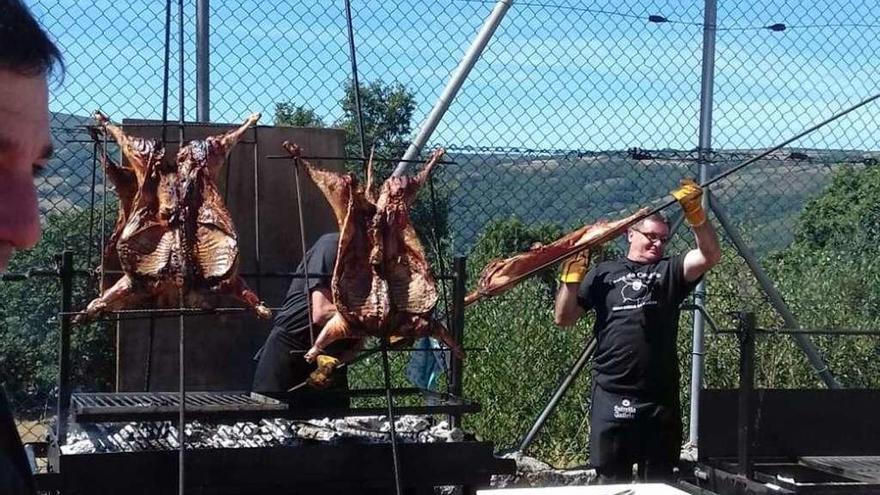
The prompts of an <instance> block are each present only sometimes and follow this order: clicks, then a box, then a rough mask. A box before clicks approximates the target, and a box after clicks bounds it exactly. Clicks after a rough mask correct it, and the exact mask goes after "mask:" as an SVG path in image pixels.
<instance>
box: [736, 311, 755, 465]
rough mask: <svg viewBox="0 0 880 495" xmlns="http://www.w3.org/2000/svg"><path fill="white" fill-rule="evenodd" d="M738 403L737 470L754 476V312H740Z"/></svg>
mask: <svg viewBox="0 0 880 495" xmlns="http://www.w3.org/2000/svg"><path fill="white" fill-rule="evenodd" d="M738 320H739V322H738V325H737V330H738V333H737V337H738V338H739V402H738V414H737V461H738V462H737V471H738V472H739V474H740V475H742V476H744V477H746V478H748V479H752V476H753V472H752V457H751V447H752V398H753V395H754V392H755V315H754V313H746V312H742V313H739V315H738Z"/></svg>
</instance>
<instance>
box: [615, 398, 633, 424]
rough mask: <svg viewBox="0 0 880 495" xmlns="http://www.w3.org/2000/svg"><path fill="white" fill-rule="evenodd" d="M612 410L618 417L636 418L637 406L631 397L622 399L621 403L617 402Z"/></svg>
mask: <svg viewBox="0 0 880 495" xmlns="http://www.w3.org/2000/svg"><path fill="white" fill-rule="evenodd" d="M612 411H613V413H614V417H615V418H616V419H634V418H635V417H636V406H634V405H632V402H630V400H629V399H623V400H621V401H620V405H617V404H615V405H614V407H612Z"/></svg>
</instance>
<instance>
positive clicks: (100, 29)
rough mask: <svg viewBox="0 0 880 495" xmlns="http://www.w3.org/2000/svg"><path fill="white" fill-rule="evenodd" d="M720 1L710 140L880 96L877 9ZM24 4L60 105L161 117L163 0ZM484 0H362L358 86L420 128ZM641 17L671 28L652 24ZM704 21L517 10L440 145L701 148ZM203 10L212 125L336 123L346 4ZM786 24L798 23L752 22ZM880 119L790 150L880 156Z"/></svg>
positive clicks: (486, 5) (586, 4)
mask: <svg viewBox="0 0 880 495" xmlns="http://www.w3.org/2000/svg"><path fill="white" fill-rule="evenodd" d="M539 3H540V4H541V5H538V4H539ZM720 3H721V4H722V5H719V12H718V25H719V29H720V30H719V32H718V37H717V53H716V81H715V89H716V91H715V96H714V101H715V106H714V109H715V110H714V111H715V119H714V131H713V136H714V140H713V142H714V145H715V147H716V148H761V147H767V146H771V145H773V144H775V143H776V142H779V141H781V140H782V139H784V138H787V137H789V136H790V135H792V134H795V133H796V132H799V131H800V130H802V129H803V128H805V127H807V126H809V125H810V124H812V123H815V122H817V121H819V120H822V119H824V118H826V117H828V116H830V115H831V114H833V113H835V112H837V111H839V110H841V109H842V108H844V107H846V106H848V105H851V104H854V103H856V102H858V101H859V100H861V99H864V98H865V97H867V96H870V95H872V94H874V93H877V92H880V84H878V82H877V68H878V67H880V55H877V54H878V53H880V39H878V38H880V37H878V33H880V27H878V25H880V19H878V15H880V8H878V7H877V6H875V5H874V2H868V1H867V0H864V1H857V2H848V1H845V0H839V1H834V2H828V1H826V2H806V1H802V2H797V1H794V0H791V1H788V2H770V3H765V2H757V1H737V2H720ZM28 4H29V5H30V6H31V7H32V9H33V10H34V11H35V13H36V14H37V16H38V18H40V20H41V22H42V23H43V24H44V25H45V26H46V27H47V29H48V30H49V31H50V32H51V34H52V35H53V36H54V37H55V38H56V39H57V41H58V42H59V45H60V46H61V47H62V49H63V51H64V53H65V58H66V60H67V63H68V74H67V77H66V79H65V81H64V83H63V84H62V85H60V86H56V87H55V88H53V94H52V103H51V107H52V109H53V110H55V111H60V112H66V113H74V114H80V115H84V114H87V113H89V112H90V111H91V110H93V109H95V108H101V109H102V110H104V111H105V112H107V113H108V114H110V115H111V117H112V118H114V119H122V118H124V117H131V118H158V117H160V116H161V106H162V105H161V103H162V66H163V64H162V55H163V46H164V45H163V29H164V2H161V1H156V0H152V1H144V0H138V1H127V2H126V1H113V2H111V1H108V0H98V1H87V0H30V1H28ZM194 5H195V0H186V2H185V15H184V17H185V31H186V34H185V50H186V55H185V57H184V60H185V74H186V78H185V83H184V86H185V88H186V99H185V101H186V108H187V109H186V111H185V115H186V118H187V119H193V118H194V117H195V111H194V107H195V91H194V85H195V70H194V68H195V65H194V54H195V50H194V29H195V6H194ZM548 5H549V6H548ZM492 6H493V4H492V2H480V1H469V0H443V1H440V0H412V1H400V0H392V1H387V0H386V1H378V0H352V8H353V11H354V25H355V30H356V33H355V38H356V42H357V48H358V64H359V73H360V78H361V81H362V82H370V81H375V80H382V81H385V82H392V81H398V82H401V83H402V84H404V85H406V86H407V87H409V88H410V89H411V90H412V91H413V92H414V93H415V94H416V101H417V103H418V107H417V110H416V114H415V116H414V122H413V124H414V127H417V126H418V124H420V123H421V121H422V120H423V119H424V118H425V116H426V115H427V114H428V112H429V111H430V109H431V106H432V105H433V103H434V102H435V100H436V98H437V96H438V95H439V94H440V92H441V90H442V88H443V86H444V84H445V83H446V81H447V80H448V78H449V76H450V73H451V71H452V70H453V69H454V68H455V66H456V65H457V64H458V62H459V60H460V58H461V56H462V54H463V53H464V51H465V50H466V48H467V46H468V45H469V43H470V41H471V40H472V38H473V37H474V35H475V34H476V32H477V30H478V29H479V27H480V26H481V25H482V23H483V21H484V20H485V18H486V16H487V15H488V14H489V12H490V11H491V9H492ZM572 7H574V8H572ZM599 11H608V12H617V13H619V14H621V15H613V14H607V13H601V12H599ZM649 14H659V15H663V16H665V17H666V18H668V19H669V20H671V21H676V22H670V23H665V24H650V23H647V22H646V20H645V19H646V18H647V15H649ZM176 15H177V10H176V5H175V7H174V18H173V20H174V23H175V25H174V33H173V37H172V39H173V50H172V55H173V56H172V60H171V68H172V70H171V78H172V84H171V102H172V105H171V110H170V117H171V118H172V119H176V118H177V113H178V112H177V98H178V97H177V95H178V84H177V78H178V72H177V60H178V59H177V51H178V46H177V44H176V40H177V32H176V29H177V26H176ZM702 15H703V13H702V6H701V4H700V3H698V2H679V1H652V0H639V1H637V2H631V1H624V2H611V1H573V0H569V1H562V0H553V1H550V0H548V1H547V2H538V1H536V2H534V3H530V2H515V3H514V6H513V7H512V8H511V10H510V12H509V13H508V14H507V17H506V18H505V19H504V21H503V22H502V24H501V26H500V27H499V29H498V31H497V33H496V35H495V37H494V38H493V39H492V41H491V42H490V44H489V47H488V49H487V50H486V52H485V54H484V56H483V58H482V59H481V60H480V61H479V62H478V64H477V66H476V67H475V68H474V70H473V72H472V73H471V76H470V78H469V79H468V80H467V81H466V83H465V85H464V87H463V89H462V91H461V92H460V94H459V96H458V98H457V99H456V100H455V102H454V103H453V104H452V106H451V107H450V109H449V112H448V113H447V115H446V117H445V118H444V120H443V122H442V123H441V124H440V126H439V127H438V129H437V132H436V133H435V135H434V136H433V138H432V139H431V142H432V143H438V144H440V143H442V144H445V145H471V146H515V147H532V148H567V149H621V148H627V147H630V146H640V147H643V148H679V149H686V148H693V147H694V146H695V145H696V142H697V127H698V107H699V90H700V60H701V41H702V28H701V26H700V25H699V24H700V23H701V22H702ZM211 16H212V18H211V22H212V38H211V48H212V56H211V63H212V74H211V86H212V87H211V97H212V110H211V115H212V119H213V120H215V121H226V122H231V121H239V120H241V119H243V117H244V116H246V115H247V114H248V113H249V112H251V111H262V112H263V113H264V118H263V121H262V122H263V123H266V124H268V123H271V113H272V109H273V107H274V103H275V102H277V101H285V100H290V101H292V102H294V103H297V104H301V105H305V106H308V107H311V108H314V109H315V110H316V111H317V112H318V114H319V115H321V116H322V117H323V118H324V120H325V121H326V122H331V123H332V122H333V121H335V120H336V119H338V118H339V116H340V108H339V103H338V102H339V99H340V97H341V95H342V87H343V85H344V84H345V82H346V80H347V78H348V77H349V75H350V62H349V57H348V45H347V38H346V32H345V17H344V12H343V2H342V1H341V0H333V1H323V0H322V1H308V0H267V1H260V2H257V1H253V0H243V1H221V0H212V2H211ZM777 22H784V23H786V24H787V25H789V26H791V27H790V29H788V30H786V31H785V32H782V33H775V32H771V31H768V30H762V29H753V28H756V27H760V26H764V25H769V24H773V23H777ZM840 24H843V25H845V26H839V25H840ZM848 24H863V25H868V27H852V26H846V25H848ZM829 25H831V26H829ZM808 26H810V27H808ZM823 26H824V27H823ZM878 112H880V108H877V107H876V106H872V107H868V108H866V109H864V110H861V111H859V112H857V113H854V114H853V115H852V116H850V117H847V118H846V119H845V120H843V121H841V122H840V123H839V124H834V125H832V126H829V127H828V128H826V129H825V130H823V131H820V132H817V133H815V134H814V135H811V136H810V137H809V138H806V139H804V140H803V141H802V142H800V143H798V144H799V145H801V146H809V147H818V148H859V149H877V148H880V146H878V133H877V132H876V129H877V127H878V125H877V124H878V121H880V119H878V118H877V115H878Z"/></svg>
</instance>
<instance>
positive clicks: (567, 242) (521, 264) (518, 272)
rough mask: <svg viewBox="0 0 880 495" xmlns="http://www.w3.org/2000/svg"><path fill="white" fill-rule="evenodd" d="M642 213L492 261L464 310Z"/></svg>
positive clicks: (610, 234) (610, 235) (607, 238)
mask: <svg viewBox="0 0 880 495" xmlns="http://www.w3.org/2000/svg"><path fill="white" fill-rule="evenodd" d="M646 211H647V210H644V209H642V210H639V211H637V212H635V213H633V214H632V215H630V216H628V217H625V218H621V219H620V220H615V221H612V222H606V221H599V222H596V223H594V224H590V225H585V226H583V227H581V228H579V229H577V230H575V231H573V232H569V233H568V234H566V235H564V236H562V237H560V238H559V239H557V240H555V241H553V242H551V243H550V244H545V245H538V246H536V247H534V248H532V249H530V250H529V251H526V252H523V253H519V254H517V255H515V256H512V257H510V258H506V259H502V260H495V261H492V262H491V263H489V264H488V265H486V267H485V268H484V269H483V271H482V273H481V274H480V279H479V281H478V282H477V288H476V289H475V290H474V291H473V292H471V293H470V294H468V295H467V297H465V299H464V304H465V305H466V306H467V305H469V304H472V303H475V302H477V301H479V300H480V299H483V298H486V297H491V296H497V295H499V294H502V293H504V292H507V291H508V290H510V289H512V288H513V287H514V286H516V285H517V284H518V283H520V282H522V281H523V280H524V279H526V278H527V277H528V276H529V275H532V274H533V273H535V272H537V271H538V270H540V269H542V268H546V267H548V266H550V265H552V264H554V263H558V262H559V261H562V260H564V259H565V258H568V257H569V256H572V255H574V254H575V253H577V252H579V251H584V250H590V249H594V248H596V247H599V246H601V245H602V244H604V243H606V242H608V241H610V240H611V239H614V238H615V237H617V236H618V235H620V234H621V233H622V232H623V231H624V230H625V229H626V228H628V227H629V226H631V225H633V224H635V223H636V222H638V221H639V220H640V219H641V218H643V217H644V214H645V212H646Z"/></svg>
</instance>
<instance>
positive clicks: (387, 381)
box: [382, 338, 403, 495]
mask: <svg viewBox="0 0 880 495" xmlns="http://www.w3.org/2000/svg"><path fill="white" fill-rule="evenodd" d="M382 371H383V374H384V375H385V401H386V403H387V405H388V424H389V425H390V426H391V459H392V461H393V464H394V488H395V493H396V494H397V495H401V494H402V493H403V492H402V490H401V487H400V458H399V457H398V456H397V429H396V428H395V427H394V403H393V402H392V398H391V370H390V366H389V365H388V339H387V338H383V339H382Z"/></svg>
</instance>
